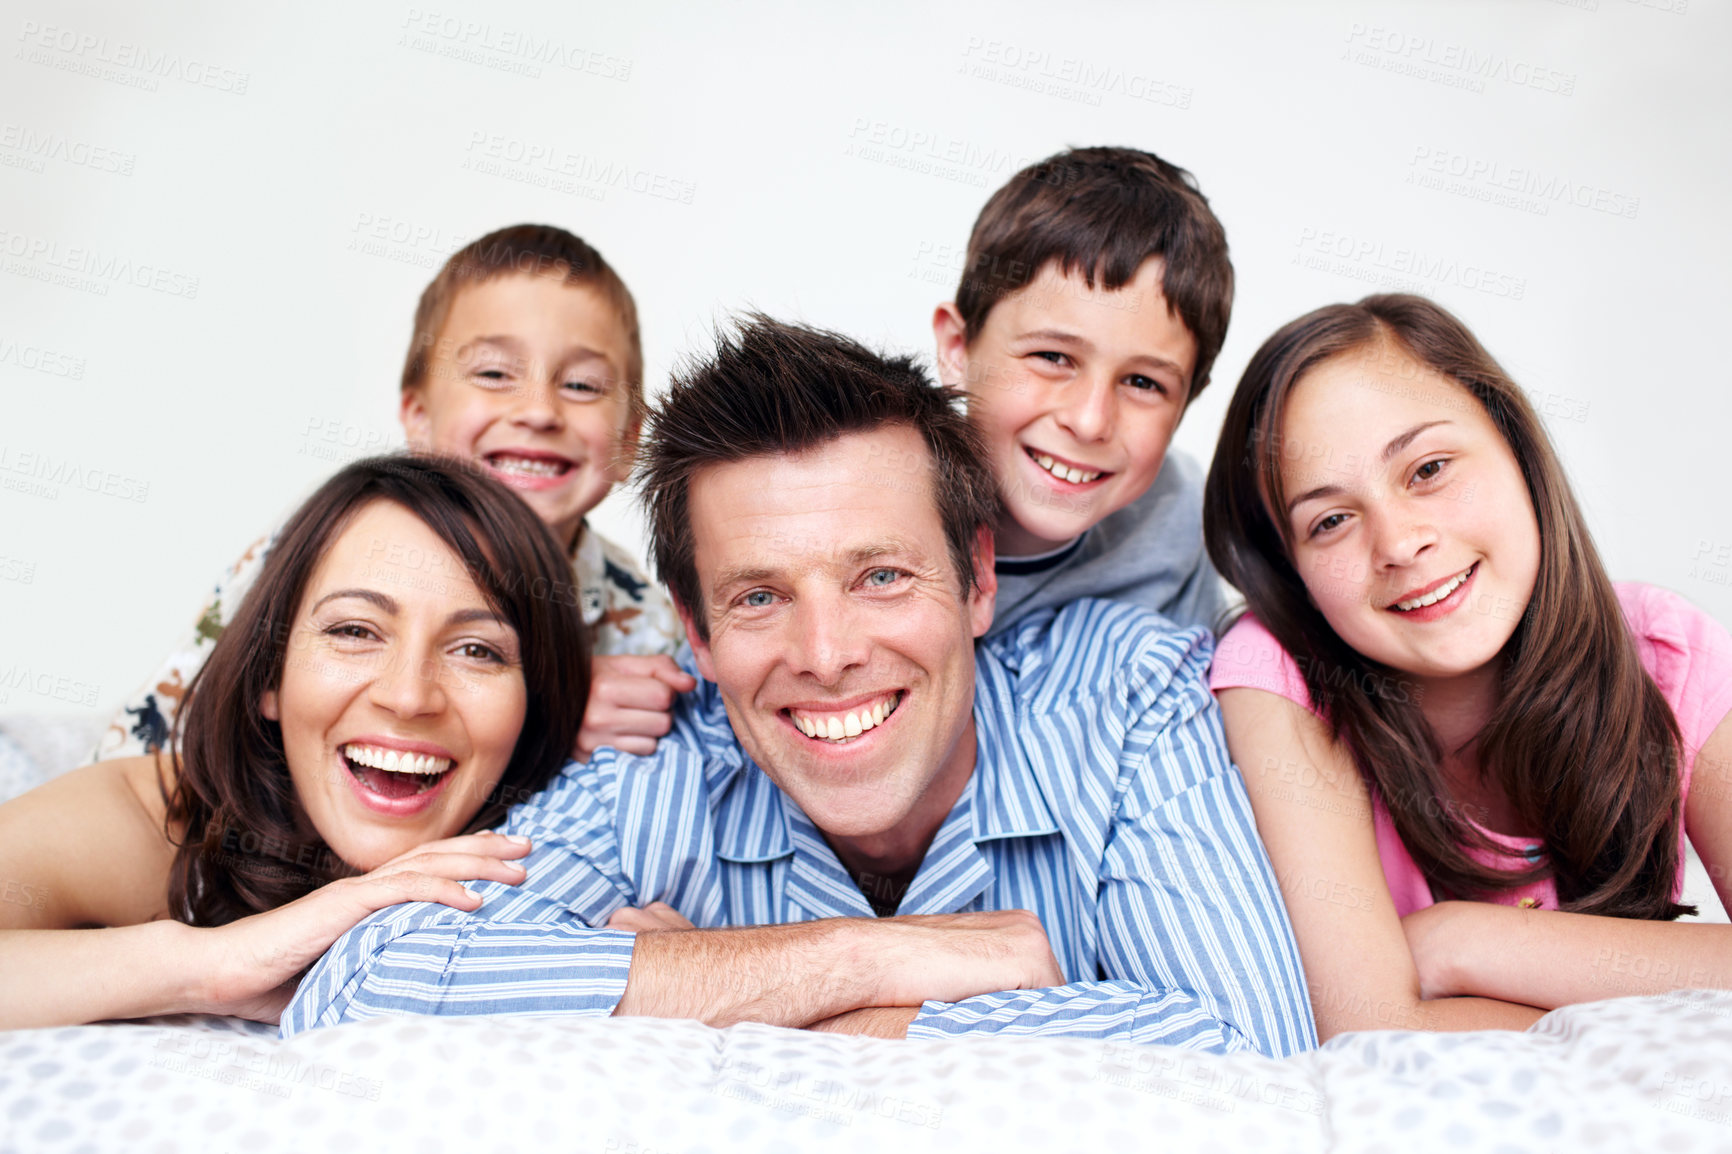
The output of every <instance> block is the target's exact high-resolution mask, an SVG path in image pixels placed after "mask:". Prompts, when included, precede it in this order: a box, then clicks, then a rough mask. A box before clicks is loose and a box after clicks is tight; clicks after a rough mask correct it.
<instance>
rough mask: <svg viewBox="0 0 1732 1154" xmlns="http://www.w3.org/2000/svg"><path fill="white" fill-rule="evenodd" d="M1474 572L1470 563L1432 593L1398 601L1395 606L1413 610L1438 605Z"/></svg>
mask: <svg viewBox="0 0 1732 1154" xmlns="http://www.w3.org/2000/svg"><path fill="white" fill-rule="evenodd" d="M1472 572H1473V566H1472V565H1469V566H1468V567H1467V568H1466V569H1463V570H1462V571H1461V572H1460V573H1457V574H1456V575H1455V576H1454V577H1451V578H1450V579H1449V580H1448V581H1447V582H1445V583H1444V584H1442V585H1439V586H1438V587H1437V588H1436V589H1433V590H1432V591H1431V592H1430V593H1427V594H1425V596H1423V597H1415V598H1414V599H1413V600H1412V601H1397V602H1396V603H1395V607H1396V608H1397V609H1402V610H1413V609H1424V608H1425V607H1426V606H1427V605H1436V604H1437V603H1438V602H1439V601H1442V600H1443V599H1444V598H1445V597H1448V596H1449V595H1450V594H1451V593H1454V592H1455V591H1456V590H1457V589H1459V588H1461V583H1462V582H1463V581H1466V580H1467V575H1468V574H1469V573H1472Z"/></svg>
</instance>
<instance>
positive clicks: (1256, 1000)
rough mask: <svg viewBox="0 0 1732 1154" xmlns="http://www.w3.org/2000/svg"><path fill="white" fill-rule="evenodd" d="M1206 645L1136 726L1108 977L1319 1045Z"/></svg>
mask: <svg viewBox="0 0 1732 1154" xmlns="http://www.w3.org/2000/svg"><path fill="white" fill-rule="evenodd" d="M1208 652H1209V651H1208V648H1207V647H1206V646H1202V647H1199V648H1197V649H1193V650H1192V651H1191V652H1190V653H1189V654H1187V655H1186V660H1185V661H1184V662H1183V663H1181V665H1180V667H1179V669H1178V670H1177V671H1176V672H1175V674H1174V676H1173V679H1172V681H1171V682H1170V683H1169V684H1168V685H1167V686H1166V687H1165V689H1164V690H1163V692H1162V693H1161V695H1160V697H1159V699H1158V700H1157V701H1155V702H1153V703H1152V705H1151V708H1150V709H1149V711H1148V712H1147V715H1146V716H1145V718H1144V720H1143V723H1142V724H1141V725H1138V726H1134V727H1133V734H1132V741H1131V743H1130V744H1129V745H1128V746H1127V749H1128V751H1130V752H1131V754H1132V772H1131V773H1130V774H1129V775H1128V776H1127V778H1126V779H1125V780H1124V783H1123V787H1122V791H1121V797H1120V804H1119V812H1118V813H1117V815H1116V817H1115V820H1114V821H1113V823H1112V829H1111V833H1110V836H1109V840H1108V842H1107V846H1106V852H1105V854H1104V856H1103V860H1102V863H1101V889H1100V896H1099V902H1098V905H1097V912H1098V922H1097V924H1098V926H1099V930H1100V934H1101V943H1100V964H1101V969H1102V971H1103V974H1104V976H1105V977H1108V978H1115V979H1124V980H1127V981H1130V982H1132V983H1135V984H1136V985H1138V986H1140V987H1142V988H1143V989H1145V990H1152V991H1184V992H1186V993H1187V994H1188V995H1189V996H1190V997H1192V998H1194V999H1195V1000H1196V1002H1197V1003H1198V1005H1199V1007H1201V1008H1202V1009H1203V1010H1206V1011H1208V1012H1210V1013H1213V1014H1214V1015H1215V1016H1216V1017H1218V1018H1219V1019H1220V1020H1221V1021H1222V1022H1223V1023H1226V1024H1227V1026H1228V1028H1229V1029H1230V1030H1231V1031H1232V1032H1233V1033H1234V1034H1236V1035H1238V1036H1240V1037H1242V1038H1243V1039H1245V1040H1246V1041H1247V1042H1249V1044H1250V1045H1251V1047H1252V1048H1254V1049H1256V1050H1257V1051H1259V1052H1261V1053H1264V1054H1267V1055H1270V1056H1271V1057H1282V1056H1285V1055H1288V1054H1294V1053H1299V1052H1301V1051H1304V1050H1309V1049H1312V1048H1314V1047H1315V1046H1316V1045H1317V1034H1316V1027H1315V1024H1314V1022H1313V1020H1312V1017H1311V1004H1310V998H1309V996H1308V994H1307V992H1306V988H1305V980H1304V971H1303V970H1302V968H1301V966H1300V962H1299V948H1298V944H1297V942H1296V941H1295V940H1294V937H1293V929H1292V925H1291V923H1290V922H1289V920H1288V917H1287V907H1286V906H1285V904H1283V902H1282V899H1281V891H1280V889H1279V887H1278V886H1277V885H1276V882H1275V874H1274V870H1273V869H1272V868H1271V867H1270V865H1269V859H1268V855H1267V854H1266V853H1265V852H1264V849H1263V843H1262V840H1261V839H1260V838H1259V837H1258V834H1257V825H1256V820H1255V818H1254V817H1253V815H1252V812H1251V803H1250V799H1249V798H1248V797H1247V796H1246V793H1245V783H1244V780H1243V779H1242V778H1241V777H1240V776H1239V771H1238V769H1237V768H1236V767H1235V766H1234V765H1233V764H1232V761H1231V759H1230V757H1229V756H1228V753H1227V745H1226V739H1225V736H1224V735H1223V733H1222V730H1221V723H1220V712H1219V710H1218V708H1217V707H1216V705H1215V700H1214V698H1213V696H1211V695H1210V693H1209V691H1208V688H1207V687H1206V684H1205V683H1204V681H1203V677H1204V671H1205V670H1206V668H1207V664H1208ZM1138 762H1140V763H1141V767H1142V769H1141V770H1139V769H1138V765H1137V763H1138ZM1175 1012H1177V1008H1176V1007H1175ZM1134 1028H1135V1029H1138V1030H1148V1029H1151V1027H1149V1026H1148V1025H1147V1024H1146V1023H1139V1024H1138V1025H1137V1026H1136V1027H1134Z"/></svg>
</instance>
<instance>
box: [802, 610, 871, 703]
mask: <svg viewBox="0 0 1732 1154" xmlns="http://www.w3.org/2000/svg"><path fill="white" fill-rule="evenodd" d="M789 625H790V627H791V630H792V636H790V637H789V639H788V641H789V645H788V648H789V657H790V664H791V665H792V666H793V667H794V671H795V672H797V673H803V674H806V675H807V676H810V677H813V678H815V679H816V680H817V681H818V682H819V683H821V684H824V685H834V684H836V683H837V682H839V681H840V680H841V679H842V677H843V676H844V675H845V674H846V673H847V672H848V671H849V670H850V669H853V668H855V667H857V666H860V665H864V664H865V663H866V658H867V654H868V653H869V652H870V650H871V640H870V638H869V637H868V636H867V635H866V630H865V628H864V622H863V621H861V619H860V615H859V613H858V612H857V610H856V607H855V606H854V605H853V604H852V603H851V602H850V599H849V598H848V596H847V595H846V594H845V593H840V592H838V593H834V594H825V595H807V596H806V597H803V598H801V599H800V600H799V601H798V602H796V604H795V607H794V613H793V614H792V619H791V620H790V622H789Z"/></svg>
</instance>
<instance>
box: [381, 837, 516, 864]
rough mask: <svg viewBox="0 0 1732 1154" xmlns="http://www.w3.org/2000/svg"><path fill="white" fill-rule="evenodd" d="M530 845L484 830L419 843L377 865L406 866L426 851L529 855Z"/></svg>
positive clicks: (506, 856)
mask: <svg viewBox="0 0 1732 1154" xmlns="http://www.w3.org/2000/svg"><path fill="white" fill-rule="evenodd" d="M534 848H535V846H534V843H532V842H531V841H530V840H529V839H528V838H526V837H519V836H517V835H515V834H503V833H494V832H492V831H491V830H488V831H484V832H482V833H466V834H461V835H459V836H457V837H446V838H440V839H439V840H438V841H429V842H422V843H421V844H420V845H418V846H416V847H415V848H414V849H412V850H409V851H407V852H406V853H400V854H398V855H397V856H396V857H394V858H392V859H391V860H390V861H388V862H386V863H385V864H384V865H382V866H380V867H379V868H380V869H388V868H390V867H391V866H397V865H407V864H408V863H409V862H412V861H414V860H416V859H417V858H420V857H423V856H425V855H427V854H439V853H460V854H477V855H482V856H485V857H490V858H497V859H501V860H507V861H509V860H511V859H513V858H521V857H527V856H529V852H530V851H531V850H533V849H534Z"/></svg>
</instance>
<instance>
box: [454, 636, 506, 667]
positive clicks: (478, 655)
mask: <svg viewBox="0 0 1732 1154" xmlns="http://www.w3.org/2000/svg"><path fill="white" fill-rule="evenodd" d="M457 655H458V656H459V657H467V658H469V659H470V660H472V661H491V662H495V663H499V662H503V661H504V658H502V657H500V656H499V652H498V651H497V650H496V649H494V648H493V647H492V646H491V645H483V644H482V643H481V642H479V641H465V642H464V643H463V644H462V645H459V646H458V647H457Z"/></svg>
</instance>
